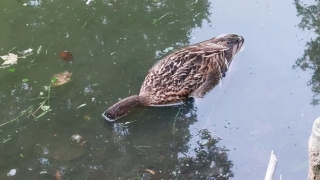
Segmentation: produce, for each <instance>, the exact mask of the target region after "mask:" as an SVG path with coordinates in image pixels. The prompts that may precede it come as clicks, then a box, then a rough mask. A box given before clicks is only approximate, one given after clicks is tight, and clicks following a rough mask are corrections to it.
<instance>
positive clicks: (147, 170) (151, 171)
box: [143, 169, 156, 175]
mask: <svg viewBox="0 0 320 180" xmlns="http://www.w3.org/2000/svg"><path fill="white" fill-rule="evenodd" d="M143 172H147V173H150V174H152V175H155V174H156V173H155V172H154V171H153V170H151V169H145V170H144V171H143Z"/></svg>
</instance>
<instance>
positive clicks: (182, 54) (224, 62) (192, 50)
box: [102, 34, 244, 122]
mask: <svg viewBox="0 0 320 180" xmlns="http://www.w3.org/2000/svg"><path fill="white" fill-rule="evenodd" d="M243 44H244V38H243V37H242V36H239V35H237V34H222V35H219V36H216V37H214V38H211V39H209V40H206V41H203V42H200V43H196V44H193V45H189V46H186V47H183V48H181V49H178V50H176V51H174V52H172V53H170V54H169V55H167V56H165V57H164V58H162V59H161V60H159V61H158V62H156V63H155V64H154V65H153V67H151V68H150V70H149V71H148V73H147V75H146V77H145V79H144V82H143V83H142V86H141V89H140V92H139V94H137V95H132V96H129V97H127V98H124V99H122V100H120V101H119V102H117V103H115V104H114V105H112V106H111V107H109V108H108V109H107V110H105V111H104V112H103V113H102V117H103V118H104V119H105V120H107V121H110V122H114V121H116V120H118V119H120V118H121V117H123V116H125V115H127V114H128V113H129V112H130V111H131V110H132V109H133V108H136V107H139V106H156V107H157V106H174V105H179V104H182V103H184V102H185V101H186V100H187V99H188V98H190V97H192V98H203V97H204V96H205V95H206V94H207V93H208V92H209V91H210V90H211V89H213V88H214V87H215V86H216V85H217V84H218V83H219V82H220V81H221V79H222V78H223V77H224V76H225V74H226V72H227V71H228V69H229V66H230V64H231V62H232V60H233V59H234V57H235V55H236V54H237V53H238V52H239V51H240V50H241V48H242V46H243Z"/></svg>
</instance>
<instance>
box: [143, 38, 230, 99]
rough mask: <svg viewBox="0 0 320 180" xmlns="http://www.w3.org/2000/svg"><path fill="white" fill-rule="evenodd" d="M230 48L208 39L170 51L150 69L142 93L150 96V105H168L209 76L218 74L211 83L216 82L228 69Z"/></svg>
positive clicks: (191, 91) (198, 85)
mask: <svg viewBox="0 0 320 180" xmlns="http://www.w3.org/2000/svg"><path fill="white" fill-rule="evenodd" d="M227 49H228V48H227V47H226V46H224V45H222V44H216V43H212V42H211V41H210V40H208V41H204V42H201V43H198V44H195V45H193V46H188V47H186V48H183V49H180V50H178V51H175V52H173V53H171V54H169V55H168V56H166V57H165V58H163V59H162V60H160V61H159V62H157V63H156V64H155V65H154V66H153V67H152V68H151V69H150V70H149V73H148V75H147V76H146V78H145V81H144V82H143V84H142V87H141V90H140V94H139V95H140V96H148V98H149V105H166V104H168V105H169V104H175V103H179V102H182V101H183V100H185V99H187V98H188V97H189V95H191V93H193V92H194V91H196V90H197V89H198V88H199V87H201V86H202V85H204V84H205V82H206V81H207V80H208V77H209V76H210V78H212V76H217V78H214V79H217V82H214V83H213V84H212V83H210V86H215V85H216V84H217V83H218V82H219V80H220V79H221V78H222V74H223V73H224V72H225V71H226V68H225V62H224V61H225V57H224V51H225V50H227ZM202 88H203V87H202ZM211 88H212V87H211ZM211 88H210V87H209V88H208V87H204V88H203V89H204V90H206V89H209V90H210V89H211ZM201 93H202V94H203V92H201ZM204 93H205V92H204Z"/></svg>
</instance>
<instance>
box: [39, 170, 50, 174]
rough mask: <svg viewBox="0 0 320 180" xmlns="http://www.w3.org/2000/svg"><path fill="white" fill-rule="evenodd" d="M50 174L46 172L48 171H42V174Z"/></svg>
mask: <svg viewBox="0 0 320 180" xmlns="http://www.w3.org/2000/svg"><path fill="white" fill-rule="evenodd" d="M47 173H48V172H47V171H46V170H42V171H41V172H40V174H47Z"/></svg>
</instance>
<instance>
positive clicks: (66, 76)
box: [52, 71, 72, 86]
mask: <svg viewBox="0 0 320 180" xmlns="http://www.w3.org/2000/svg"><path fill="white" fill-rule="evenodd" d="M71 76H72V73H71V72H68V71H64V72H62V73H58V74H55V75H53V78H54V80H55V82H52V86H61V85H63V84H66V83H67V82H69V81H70V80H71Z"/></svg>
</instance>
